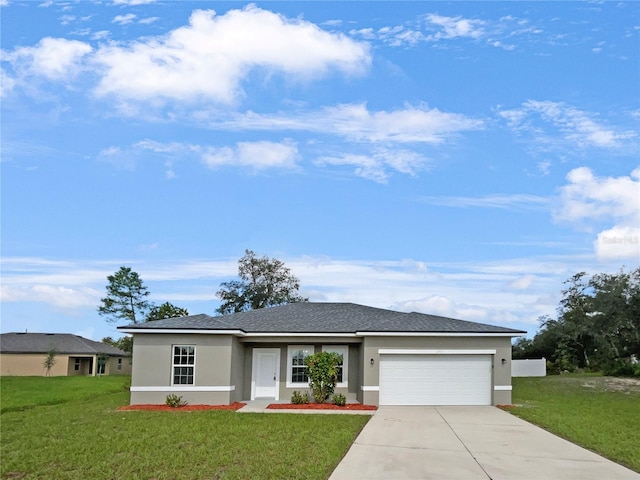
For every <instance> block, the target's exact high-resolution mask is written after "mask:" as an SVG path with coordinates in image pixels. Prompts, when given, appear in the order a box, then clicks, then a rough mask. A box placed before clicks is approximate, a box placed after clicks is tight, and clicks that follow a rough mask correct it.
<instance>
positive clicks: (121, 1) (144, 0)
mask: <svg viewBox="0 0 640 480" xmlns="http://www.w3.org/2000/svg"><path fill="white" fill-rule="evenodd" d="M155 2H156V0H113V4H114V5H146V4H148V3H155Z"/></svg>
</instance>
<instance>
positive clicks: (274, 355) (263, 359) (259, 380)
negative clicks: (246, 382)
mask: <svg viewBox="0 0 640 480" xmlns="http://www.w3.org/2000/svg"><path fill="white" fill-rule="evenodd" d="M279 385H280V349H279V348H254V349H253V368H252V373H251V400H255V399H256V398H273V399H274V400H279V388H278V386H279Z"/></svg>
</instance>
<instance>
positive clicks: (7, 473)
mask: <svg viewBox="0 0 640 480" xmlns="http://www.w3.org/2000/svg"><path fill="white" fill-rule="evenodd" d="M1 382H2V384H1V385H2V408H3V409H4V410H3V412H4V413H2V416H1V422H2V440H1V443H2V445H1V456H2V466H1V472H2V478H6V479H9V478H11V479H51V478H55V479H79V480H80V479H82V480H85V479H88V478H91V479H97V480H99V479H113V478H126V479H157V480H160V479H246V478H261V479H262V478H264V479H270V478H273V479H276V478H277V479H284V478H296V479H326V478H328V477H329V475H330V474H331V472H332V471H333V469H334V468H335V466H336V465H337V464H338V462H339V461H340V460H341V458H342V457H343V456H344V454H345V453H346V451H347V449H348V448H349V446H350V445H351V444H352V443H353V441H354V439H355V437H356V436H357V435H358V433H359V432H360V430H361V429H362V427H363V426H364V425H365V424H366V422H367V421H368V420H369V417H368V416H364V415H291V414H282V415H264V414H237V413H235V412H229V411H203V412H145V411H133V412H130V411H129V412H119V411H117V410H116V409H117V408H118V407H120V406H122V405H126V404H127V403H128V399H129V394H128V392H127V391H126V384H127V382H128V378H122V377H102V378H97V377H93V378H92V377H84V378H69V377H61V378H15V377H14V378H7V377H5V378H2V379H1ZM114 390H115V391H114ZM25 391H31V393H35V401H34V397H33V396H31V395H26V394H25V393H24V392H25ZM69 391H71V392H73V393H69ZM5 402H6V405H5ZM38 402H40V403H39V404H38ZM50 403H54V404H53V405H51V404H50Z"/></svg>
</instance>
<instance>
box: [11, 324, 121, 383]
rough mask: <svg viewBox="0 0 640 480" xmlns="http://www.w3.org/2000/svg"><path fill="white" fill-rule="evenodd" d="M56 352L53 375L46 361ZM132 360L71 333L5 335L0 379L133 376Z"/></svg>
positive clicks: (108, 347)
mask: <svg viewBox="0 0 640 480" xmlns="http://www.w3.org/2000/svg"><path fill="white" fill-rule="evenodd" d="M52 350H53V351H55V357H54V359H55V364H54V365H53V367H52V368H51V370H50V371H49V372H47V369H46V368H45V366H44V361H45V359H46V358H47V355H48V353H49V352H50V351H52ZM130 374H131V358H130V356H129V354H127V352H124V351H122V350H120V349H118V348H116V347H113V346H111V345H106V344H104V343H100V342H94V341H93V340H89V339H87V338H83V337H80V336H78V335H71V334H69V333H3V334H1V335H0V375H21V376H25V375H51V376H66V375H130Z"/></svg>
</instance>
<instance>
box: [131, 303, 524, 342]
mask: <svg viewBox="0 0 640 480" xmlns="http://www.w3.org/2000/svg"><path fill="white" fill-rule="evenodd" d="M119 328H122V329H126V330H140V331H144V330H147V329H172V330H173V329H189V330H241V331H243V332H244V333H246V334H254V333H282V334H287V333H327V334H331V333H356V332H389V333H392V332H393V333H397V332H412V333H418V332H443V333H445V332H448V333H503V334H504V333H506V334H514V335H519V334H521V333H526V332H523V331H521V330H514V329H511V328H505V327H497V326H494V325H486V324H483V323H475V322H468V321H465V320H457V319H454V318H447V317H439V316H436V315H427V314H424V313H415V312H412V313H403V312H396V311H393V310H384V309H381V308H374V307H367V306H364V305H356V304H353V303H316V302H300V303H291V304H288V305H281V306H278V307H271V308H262V309H259V310H250V311H248V312H241V313H233V314H230V315H224V316H220V317H212V316H209V315H206V314H200V315H191V316H188V317H181V318H170V319H165V320H155V321H152V322H147V323H141V324H137V325H129V326H127V327H119Z"/></svg>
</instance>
